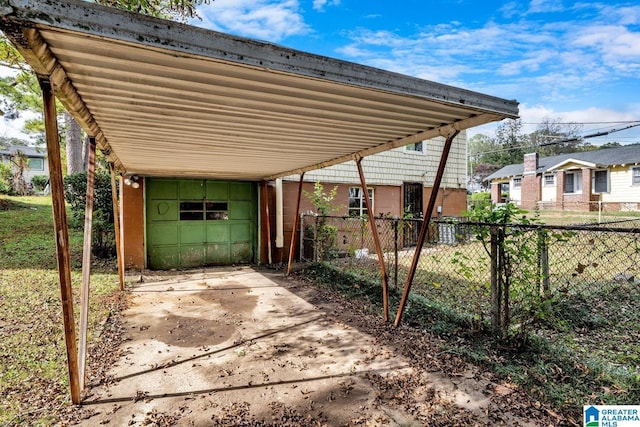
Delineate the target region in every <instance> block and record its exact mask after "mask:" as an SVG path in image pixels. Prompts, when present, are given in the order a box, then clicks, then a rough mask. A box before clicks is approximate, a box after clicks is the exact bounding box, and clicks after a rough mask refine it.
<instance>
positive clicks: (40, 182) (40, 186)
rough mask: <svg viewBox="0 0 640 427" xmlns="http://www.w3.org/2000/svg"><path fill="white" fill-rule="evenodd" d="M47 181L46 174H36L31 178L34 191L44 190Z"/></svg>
mask: <svg viewBox="0 0 640 427" xmlns="http://www.w3.org/2000/svg"><path fill="white" fill-rule="evenodd" d="M48 181H49V177H48V176H47V175H36V176H34V177H33V178H31V185H33V188H34V189H35V190H36V191H44V187H46V185H47V182H48Z"/></svg>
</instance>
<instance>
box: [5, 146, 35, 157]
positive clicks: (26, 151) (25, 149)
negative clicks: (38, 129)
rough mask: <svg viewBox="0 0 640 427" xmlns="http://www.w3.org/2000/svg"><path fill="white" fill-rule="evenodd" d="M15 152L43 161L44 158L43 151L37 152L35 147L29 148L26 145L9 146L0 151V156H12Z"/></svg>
mask: <svg viewBox="0 0 640 427" xmlns="http://www.w3.org/2000/svg"><path fill="white" fill-rule="evenodd" d="M16 151H21V152H23V153H24V154H25V155H26V156H27V157H37V158H42V159H44V158H45V157H46V156H45V154H44V151H42V152H41V151H40V150H38V149H37V148H36V147H29V146H26V145H10V146H9V147H7V148H5V149H1V150H0V154H4V155H6V156H13V155H14V154H15V153H16Z"/></svg>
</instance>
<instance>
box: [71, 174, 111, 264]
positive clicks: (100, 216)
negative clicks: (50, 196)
mask: <svg viewBox="0 0 640 427" xmlns="http://www.w3.org/2000/svg"><path fill="white" fill-rule="evenodd" d="M64 196H65V199H66V200H67V202H68V203H69V205H70V206H71V214H72V219H71V221H70V222H69V223H70V225H71V226H72V227H82V225H83V224H84V211H85V206H86V203H87V200H86V196H87V173H86V172H77V173H74V174H71V175H67V176H66V177H65V178H64ZM93 197H94V199H93V211H94V217H93V254H94V255H95V256H97V257H103V258H104V257H110V256H112V255H113V254H114V253H115V246H114V241H115V236H114V228H113V203H112V198H111V197H112V196H111V177H110V175H109V174H108V173H107V172H103V171H98V172H96V174H95V184H94V196H93Z"/></svg>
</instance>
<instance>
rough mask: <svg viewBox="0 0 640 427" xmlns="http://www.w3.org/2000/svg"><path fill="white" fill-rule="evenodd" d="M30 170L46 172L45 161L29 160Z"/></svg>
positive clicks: (39, 159) (31, 158) (40, 159)
mask: <svg viewBox="0 0 640 427" xmlns="http://www.w3.org/2000/svg"><path fill="white" fill-rule="evenodd" d="M29 169H31V170H32V171H43V170H44V159H42V158H36V157H30V158H29Z"/></svg>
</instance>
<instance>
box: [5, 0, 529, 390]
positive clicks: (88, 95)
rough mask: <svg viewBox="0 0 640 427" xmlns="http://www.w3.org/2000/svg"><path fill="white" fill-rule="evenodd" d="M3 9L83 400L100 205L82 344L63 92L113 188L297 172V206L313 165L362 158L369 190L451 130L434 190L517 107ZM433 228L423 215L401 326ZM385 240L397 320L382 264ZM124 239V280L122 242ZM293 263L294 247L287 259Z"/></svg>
mask: <svg viewBox="0 0 640 427" xmlns="http://www.w3.org/2000/svg"><path fill="white" fill-rule="evenodd" d="M0 15H1V18H0V29H1V30H2V31H3V32H4V33H5V34H6V35H7V37H8V38H9V39H10V40H11V42H12V43H13V44H14V45H15V46H16V47H17V48H18V50H19V51H20V52H21V53H22V55H23V56H24V57H25V59H26V60H27V62H28V63H29V65H30V66H31V67H32V69H33V70H34V72H35V73H36V75H37V76H38V79H39V82H40V86H41V88H42V91H43V104H44V109H45V125H46V131H47V135H46V140H47V151H48V159H49V164H50V170H51V177H50V180H51V189H52V197H53V207H54V209H53V210H54V223H55V233H56V243H57V257H58V269H59V273H60V288H61V296H62V305H63V313H64V316H63V317H64V322H65V336H66V344H67V355H68V365H69V375H70V385H71V397H72V400H73V402H74V403H80V391H81V390H82V388H83V387H84V365H85V353H86V330H85V328H86V326H85V325H86V321H84V320H83V319H86V310H87V301H88V297H89V276H90V274H89V273H90V271H89V267H90V241H91V239H90V236H91V218H92V207H91V205H92V203H91V200H90V199H91V197H88V203H87V221H86V223H85V242H86V243H85V256H84V259H83V260H84V262H83V284H82V290H83V292H82V307H81V314H82V315H81V319H80V329H81V330H80V337H79V347H80V348H79V349H78V348H76V332H75V326H74V325H75V323H74V319H73V304H72V293H71V274H70V259H69V246H68V235H67V221H66V216H65V210H64V195H63V189H62V168H61V164H60V146H59V138H58V129H57V124H56V116H57V112H56V107H55V98H57V99H58V100H60V102H61V103H62V104H63V105H64V106H65V108H66V109H67V111H68V112H69V113H71V114H72V115H73V116H74V117H75V119H76V120H77V121H78V122H79V123H80V124H81V126H82V127H83V129H84V130H85V131H86V132H87V134H88V135H90V136H91V138H92V140H93V141H94V142H95V144H92V146H93V147H97V149H99V150H101V151H102V152H103V153H104V154H105V155H106V157H107V158H108V160H109V162H110V165H111V171H112V183H113V188H114V191H115V179H116V175H119V176H120V179H121V180H124V179H129V180H131V179H133V180H135V179H136V178H137V177H156V178H161V177H174V178H175V177H184V178H199V179H218V180H229V181H234V182H253V183H260V187H261V188H262V189H263V190H264V189H265V188H266V182H268V181H272V180H276V179H278V178H281V177H284V176H290V175H299V176H300V185H299V190H298V195H297V197H298V205H299V202H300V189H301V187H302V180H303V176H304V173H305V172H306V171H310V170H314V169H318V168H322V167H326V166H330V165H335V164H339V163H343V162H346V161H355V162H356V164H357V166H358V170H359V172H360V180H361V184H362V188H363V189H364V191H365V192H366V180H365V176H364V174H363V173H362V168H361V161H362V160H363V158H366V156H369V155H371V154H375V153H379V152H382V151H385V150H389V149H392V148H396V147H401V146H404V145H407V144H411V143H416V142H419V141H423V140H428V139H430V138H433V137H436V136H443V137H445V138H446V143H445V147H444V150H443V152H442V155H441V159H440V163H439V168H438V173H437V176H436V179H435V183H434V188H437V187H438V186H439V182H440V179H441V177H442V175H443V172H444V167H445V164H446V161H447V155H448V148H449V147H450V145H451V141H452V140H453V138H454V136H455V135H456V134H457V133H458V132H460V131H462V130H465V129H468V128H471V127H474V126H478V125H481V124H484V123H488V122H492V121H498V120H502V119H504V118H515V117H517V114H518V108H517V102H516V101H513V100H505V99H501V98H497V97H493V96H489V95H485V94H481V93H476V92H472V91H468V90H464V89H460V88H456V87H451V86H446V85H442V84H438V83H433V82H430V81H425V80H421V79H417V78H414V77H410V76H406V75H401V74H397V73H392V72H388V71H383V70H379V69H375V68H371V67H367V66H363V65H359V64H354V63H350V62H345V61H341V60H336V59H332V58H328V57H323V56H318V55H313V54H310V53H305V52H301V51H296V50H292V49H288V48H285V47H282V46H277V45H274V44H270V43H266V42H260V41H255V40H249V39H245V38H240V37H235V36H231V35H227V34H221V33H216V32H212V31H208V30H203V29H199V28H195V27H192V26H188V25H183V24H179V23H175V22H170V21H164V20H159V19H154V18H150V17H146V16H141V15H137V14H132V13H128V12H123V11H120V10H116V9H112V8H106V7H102V6H99V5H95V4H92V3H88V2H83V1H78V0H60V1H56V2H52V1H37V0H1V1H0ZM54 97H55V98H54ZM93 157H94V156H93V155H92V156H91V158H92V159H93ZM91 163H92V162H90V168H89V174H88V177H89V178H88V180H89V185H88V193H87V194H88V195H89V196H91V195H92V194H93V193H92V191H90V190H91V189H92V188H93V185H92V182H93V180H92V174H93V166H92V165H91ZM435 195H436V192H433V197H432V200H429V203H428V205H427V209H426V211H427V212H431V211H432V210H433V208H434V204H435ZM365 200H367V199H366V198H365ZM114 201H117V195H116V194H115V192H114ZM367 201H368V200H367ZM117 206H118V204H117V203H114V208H115V209H117ZM367 208H368V212H369V218H370V219H371V223H372V224H371V225H372V227H373V215H372V213H371V207H370V206H367ZM260 214H261V215H268V211H264V210H262V209H261V212H260ZM425 216H426V217H429V215H428V214H427V215H425ZM297 217H298V215H296V218H297ZM116 218H118V215H116ZM116 228H118V221H117V220H116ZM295 229H296V226H295V224H294V232H295ZM373 230H374V231H375V227H373ZM425 232H426V221H425V223H424V225H423V227H422V230H421V232H420V235H419V238H418V246H417V250H416V256H415V257H414V261H413V265H412V268H411V270H410V274H409V277H408V279H407V282H406V283H405V288H404V295H403V299H402V301H401V305H400V308H399V310H398V313H397V315H396V324H398V322H400V319H401V316H402V311H403V308H404V303H405V301H406V297H407V295H408V293H409V290H410V287H411V282H412V279H413V273H414V272H415V268H416V266H417V262H418V257H419V254H420V248H421V247H422V244H423V242H424V237H425V234H426V233H425ZM373 235H374V237H377V234H376V233H375V232H374V233H373ZM294 240H295V239H293V238H292V239H291V242H292V245H293V241H294ZM377 246H378V257H379V260H380V268H381V272H382V277H383V280H382V282H383V283H382V293H383V299H384V301H385V313H384V317H385V320H388V304H387V289H386V285H387V284H386V272H385V271H384V268H385V267H384V262H383V257H382V256H381V250H380V247H379V244H378V245H377ZM118 249H119V251H118V260H119V262H118V265H119V273H120V278H121V286H123V262H122V253H121V250H120V243H118ZM292 261H293V250H290V251H289V267H291V264H292Z"/></svg>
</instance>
